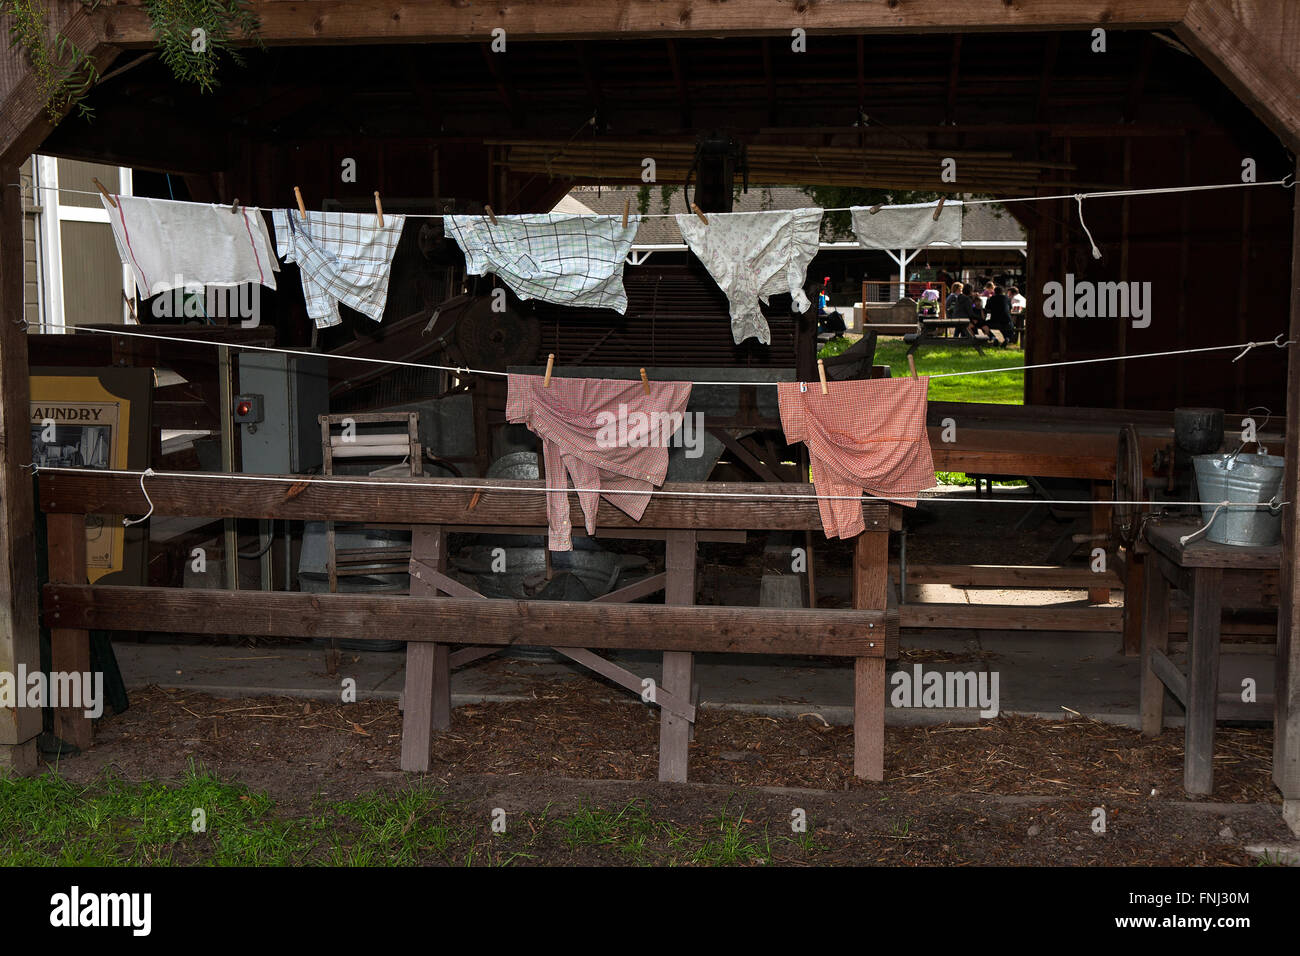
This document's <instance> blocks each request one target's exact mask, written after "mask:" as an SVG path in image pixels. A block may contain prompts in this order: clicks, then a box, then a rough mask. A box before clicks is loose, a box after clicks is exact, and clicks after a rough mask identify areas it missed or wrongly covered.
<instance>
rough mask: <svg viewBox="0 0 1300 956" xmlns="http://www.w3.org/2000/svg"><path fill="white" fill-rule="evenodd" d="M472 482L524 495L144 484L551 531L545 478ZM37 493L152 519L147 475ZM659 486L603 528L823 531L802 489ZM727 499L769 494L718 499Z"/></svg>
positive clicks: (268, 506)
mask: <svg viewBox="0 0 1300 956" xmlns="http://www.w3.org/2000/svg"><path fill="white" fill-rule="evenodd" d="M24 422H25V419H24ZM469 483H471V484H473V485H476V486H477V485H484V486H488V487H491V488H493V489H497V488H500V489H512V488H514V489H526V490H525V491H513V490H500V491H497V490H493V491H485V492H483V494H482V497H481V498H480V499H479V504H478V506H477V507H476V508H475V509H474V510H473V511H470V510H469V503H470V500H471V498H472V497H473V496H474V492H473V491H470V490H459V489H457V487H456V486H458V485H464V484H466V482H465V481H464V480H462V479H459V478H364V477H351V476H347V475H334V476H331V477H330V478H329V479H328V482H326V481H324V480H320V479H318V480H316V481H312V482H307V481H303V480H302V477H301V476H295V475H259V476H257V477H256V480H232V479H228V478H223V477H221V476H220V475H215V474H206V473H204V472H164V473H162V474H158V475H154V476H151V477H149V478H146V479H145V487H146V489H147V490H148V493H149V499H150V500H151V501H152V502H153V504H154V511H155V513H156V514H162V515H169V516H172V517H186V516H200V517H211V518H286V519H290V520H297V521H375V520H377V519H378V518H379V517H380V516H382V517H383V520H384V521H386V522H388V523H391V524H448V525H481V526H495V525H514V526H532V527H535V528H537V527H545V526H546V524H547V520H546V502H545V497H546V491H545V487H546V486H545V483H544V482H542V481H515V480H507V479H491V478H475V479H472V481H470V482H469ZM447 486H451V487H447ZM39 487H40V496H41V508H42V510H44V511H47V512H60V513H76V514H144V513H145V512H146V511H148V510H149V504H148V502H147V501H146V500H145V495H144V494H143V493H142V492H141V490H140V477H139V475H133V474H118V473H90V472H71V471H59V470H57V469H42V470H41V472H40V477H39ZM661 490H662V491H663V492H667V493H668V494H663V495H660V494H656V495H654V496H652V497H651V498H650V504H649V505H648V506H647V508H646V510H645V514H644V515H643V516H642V517H641V520H640V521H639V522H638V521H636V520H634V519H632V518H630V517H628V516H627V515H626V514H624V513H623V512H622V511H620V510H618V509H617V508H615V507H614V506H613V505H610V504H609V503H607V502H605V501H602V502H601V504H600V510H599V512H598V513H597V517H596V524H597V526H598V528H599V527H609V528H668V529H674V528H683V527H696V528H713V529H722V530H740V529H746V530H772V531H806V530H809V529H812V530H820V528H821V526H822V525H821V514H820V512H819V511H818V508H817V501H816V499H815V498H811V497H799V496H807V495H810V494H811V493H812V492H811V491H810V489H809V487H808V486H807V485H804V484H795V483H789V484H769V483H740V482H722V481H715V482H668V483H667V484H665V485H664V486H663V488H662V489H661ZM719 494H728V495H731V494H734V495H740V494H748V495H759V496H762V497H756V498H740V497H734V498H732V497H713V496H715V495H719ZM675 495H683V496H682V497H678V496H675ZM694 495H708V496H710V497H693V496H694ZM782 499H785V500H782ZM569 500H570V505H571V507H572V508H574V509H575V510H574V513H575V514H577V513H578V511H577V509H578V508H579V507H580V505H579V503H578V498H577V494H576V493H574V492H570V499H569ZM862 510H863V518H864V520H865V522H866V525H867V527H868V528H872V527H880V528H884V527H887V522H888V521H889V506H888V504H886V503H885V502H882V501H876V500H872V499H870V498H864V499H863V503H862Z"/></svg>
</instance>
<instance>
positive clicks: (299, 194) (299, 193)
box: [293, 186, 307, 219]
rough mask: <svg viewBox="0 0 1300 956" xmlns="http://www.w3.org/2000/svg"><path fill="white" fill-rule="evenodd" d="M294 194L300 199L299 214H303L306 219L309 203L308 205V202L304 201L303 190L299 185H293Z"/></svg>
mask: <svg viewBox="0 0 1300 956" xmlns="http://www.w3.org/2000/svg"><path fill="white" fill-rule="evenodd" d="M293 195H294V198H295V199H297V200H298V215H300V216H302V218H303V219H306V218H307V205H306V203H304V202H303V201H302V190H301V189H299V188H298V187H297V186H294V187H293Z"/></svg>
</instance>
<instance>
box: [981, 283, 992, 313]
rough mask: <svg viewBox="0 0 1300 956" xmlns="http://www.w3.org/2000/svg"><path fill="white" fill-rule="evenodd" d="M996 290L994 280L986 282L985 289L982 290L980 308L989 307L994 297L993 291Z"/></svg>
mask: <svg viewBox="0 0 1300 956" xmlns="http://www.w3.org/2000/svg"><path fill="white" fill-rule="evenodd" d="M994 288H995V286H994V285H993V280H992V279H989V280H988V281H986V282H985V283H984V288H983V289H981V290H980V307H981V308H983V307H984V306H986V305H988V301H989V299H990V298H991V297H992V296H993V290H994Z"/></svg>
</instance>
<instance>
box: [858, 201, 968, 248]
mask: <svg viewBox="0 0 1300 956" xmlns="http://www.w3.org/2000/svg"><path fill="white" fill-rule="evenodd" d="M937 205H938V202H929V203H920V204H913V205H906V206H885V207H882V208H880V209H878V210H877V211H876V213H875V215H872V212H871V210H870V209H869V208H868V207H866V206H853V207H852V210H851V211H852V213H853V232H854V233H855V234H856V235H857V237H858V244H859V245H861V246H862V247H863V248H864V249H888V250H890V251H892V252H897V251H898V250H899V249H922V248H924V247H925V246H928V245H931V244H933V243H936V242H946V243H947V244H948V245H950V246H952V247H953V248H960V246H961V209H962V204H961V203H959V202H951V201H949V202H945V203H944V204H943V212H941V213H939V220H938V222H936V221H935V219H934V208H935V206H937Z"/></svg>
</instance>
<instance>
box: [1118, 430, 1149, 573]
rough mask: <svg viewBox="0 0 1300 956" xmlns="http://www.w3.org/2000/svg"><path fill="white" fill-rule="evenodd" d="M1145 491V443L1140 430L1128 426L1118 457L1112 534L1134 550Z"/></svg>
mask: <svg viewBox="0 0 1300 956" xmlns="http://www.w3.org/2000/svg"><path fill="white" fill-rule="evenodd" d="M1144 490H1145V488H1144V485H1143V481H1142V442H1141V440H1140V439H1139V437H1138V430H1137V426H1135V425H1132V424H1129V425H1125V426H1124V427H1123V428H1121V429H1120V430H1119V443H1118V446H1117V450H1116V454H1115V501H1116V502H1117V503H1116V504H1115V505H1114V506H1113V508H1112V510H1111V530H1112V532H1113V534H1114V537H1115V539H1116V541H1117V542H1118V543H1119V544H1121V545H1123V546H1124V547H1125V548H1132V547H1133V543H1134V541H1136V540H1137V535H1138V529H1139V528H1140V527H1141V526H1142V514H1143V512H1144V511H1145V510H1146V509H1145V508H1144V507H1143V506H1142V505H1137V504H1131V503H1130V502H1136V501H1142V500H1144V499H1143V492H1144Z"/></svg>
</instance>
